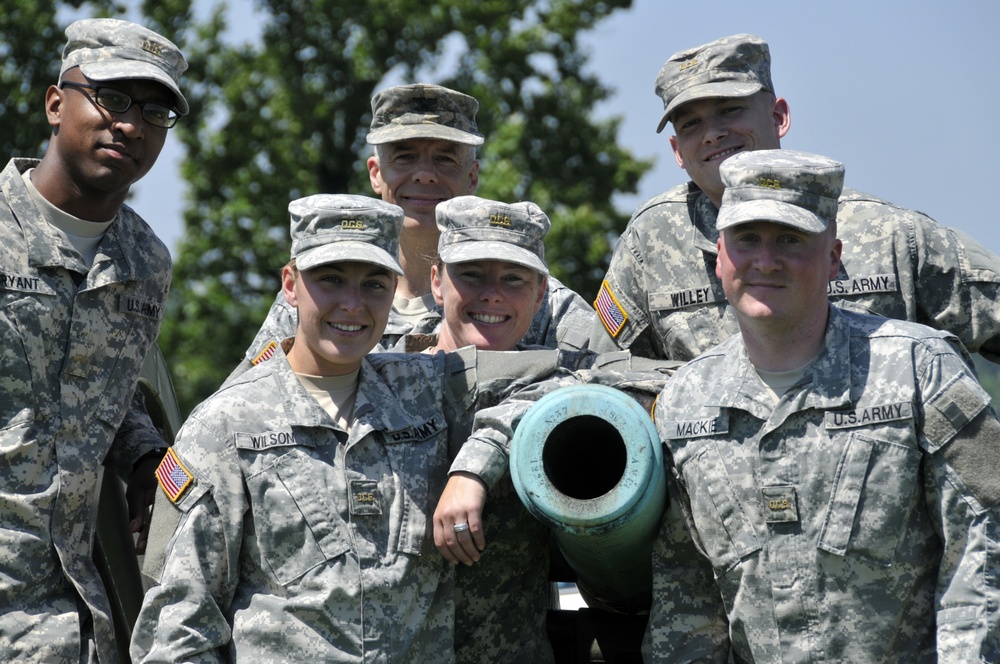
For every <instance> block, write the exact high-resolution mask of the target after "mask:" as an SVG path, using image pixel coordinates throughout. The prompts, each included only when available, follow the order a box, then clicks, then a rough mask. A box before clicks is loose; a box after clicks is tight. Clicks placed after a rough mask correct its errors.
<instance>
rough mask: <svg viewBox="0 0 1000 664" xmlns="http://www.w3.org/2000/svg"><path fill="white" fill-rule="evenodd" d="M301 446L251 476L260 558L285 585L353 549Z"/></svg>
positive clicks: (315, 465)
mask: <svg viewBox="0 0 1000 664" xmlns="http://www.w3.org/2000/svg"><path fill="white" fill-rule="evenodd" d="M318 464H323V462H322V461H319V460H317V459H313V458H312V457H310V456H309V455H308V454H306V453H305V452H303V451H300V450H290V451H288V452H286V453H285V454H282V455H281V456H279V457H278V458H277V459H275V461H274V463H273V464H271V465H270V466H269V467H267V468H265V469H264V470H262V471H261V472H259V473H257V474H255V475H252V476H248V477H247V488H248V489H249V491H250V501H251V505H252V509H253V520H254V526H255V528H256V529H257V540H258V545H259V546H260V552H261V557H262V558H263V559H264V563H265V565H266V566H269V567H270V569H271V572H272V573H273V574H274V576H275V578H276V579H277V580H278V582H279V583H281V584H282V585H287V584H288V583H290V582H292V581H294V580H295V579H297V578H299V577H300V576H302V575H303V574H305V573H306V572H308V571H309V570H310V569H312V568H314V567H316V566H317V565H320V564H322V563H324V562H326V561H327V560H330V559H333V558H336V557H337V556H340V555H343V554H344V553H346V552H347V551H348V550H350V548H351V547H350V539H349V537H348V534H347V529H346V526H345V524H344V522H343V521H342V520H341V518H340V516H339V514H340V513H339V512H338V511H337V509H336V506H335V505H334V504H333V503H332V502H331V501H330V499H329V496H327V495H326V492H324V491H322V490H321V488H322V487H323V486H324V483H323V481H322V473H321V472H320V469H319V468H318Z"/></svg>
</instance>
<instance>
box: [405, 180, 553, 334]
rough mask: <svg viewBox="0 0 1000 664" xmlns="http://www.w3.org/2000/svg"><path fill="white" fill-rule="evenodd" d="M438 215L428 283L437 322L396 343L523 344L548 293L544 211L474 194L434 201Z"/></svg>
mask: <svg viewBox="0 0 1000 664" xmlns="http://www.w3.org/2000/svg"><path fill="white" fill-rule="evenodd" d="M436 217H437V228H438V231H439V233H440V235H439V238H438V247H437V257H436V258H435V260H434V263H433V264H432V265H431V291H432V293H433V294H434V300H435V303H436V304H437V306H438V308H439V309H440V311H441V323H440V325H439V326H437V328H438V329H437V331H436V332H433V333H429V334H418V333H412V332H411V333H408V334H406V335H404V336H403V338H402V339H401V340H400V341H399V342H397V344H396V345H395V346H393V350H398V351H405V352H414V351H424V352H434V351H436V350H444V351H452V350H457V349H459V348H462V347H464V346H476V347H477V348H481V349H488V350H514V349H515V348H518V347H519V346H520V347H524V344H521V343H520V342H521V340H522V339H523V338H524V335H525V334H526V333H527V331H528V327H529V326H530V325H531V320H532V317H533V316H534V315H535V313H536V312H537V311H538V309H539V308H540V307H541V305H542V300H543V298H544V297H545V285H546V280H547V279H548V275H549V268H548V266H547V265H546V264H545V235H546V234H547V233H548V231H549V227H550V226H551V223H550V222H549V218H548V217H547V216H546V215H545V213H544V212H542V210H541V208H539V207H538V206H537V205H535V204H534V203H531V202H523V203H514V204H508V203H501V202H500V201H491V200H488V199H485V198H480V197H478V196H459V197H457V198H453V199H451V200H448V201H445V202H443V203H439V204H438V206H437V210H436Z"/></svg>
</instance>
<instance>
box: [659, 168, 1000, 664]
mask: <svg viewBox="0 0 1000 664" xmlns="http://www.w3.org/2000/svg"><path fill="white" fill-rule="evenodd" d="M721 177H722V181H723V182H724V184H725V185H726V189H725V194H724V196H723V199H722V206H721V209H720V211H719V215H718V229H719V233H720V239H719V243H718V256H719V259H718V264H717V267H716V272H717V275H718V276H719V278H720V280H721V283H722V286H723V289H724V291H725V294H726V296H727V297H728V298H729V301H730V302H731V303H732V313H733V315H734V316H735V317H736V320H737V322H738V325H739V330H740V333H739V334H738V335H736V336H734V337H732V338H730V339H729V340H727V341H725V342H723V343H722V344H720V345H719V346H716V347H714V348H711V349H707V350H705V351H704V352H702V353H701V354H700V355H699V357H698V358H696V359H694V360H692V361H691V362H690V363H688V364H687V365H685V366H684V367H682V368H681V369H679V370H678V371H677V373H676V374H675V375H674V377H673V378H672V379H671V380H670V381H669V382H668V384H667V387H666V389H665V390H664V391H663V393H662V394H661V395H660V397H659V399H658V400H657V405H656V408H655V412H654V419H655V422H656V427H657V430H658V432H659V434H660V437H661V439H662V440H663V441H664V443H665V445H666V447H667V450H668V451H669V454H668V455H667V457H668V465H669V466H671V467H672V470H673V476H674V477H675V478H676V480H677V482H676V484H673V485H672V486H671V490H672V495H671V500H670V507H669V508H668V512H667V516H666V517H665V518H664V522H663V525H662V529H661V532H660V537H659V540H658V542H657V544H656V548H655V551H654V556H653V575H654V580H653V584H654V587H653V592H654V602H653V607H652V611H651V613H650V619H649V627H648V630H647V634H646V639H645V643H644V657H645V659H646V661H648V662H691V661H699V662H718V663H719V664H724V663H725V662H727V661H732V660H728V659H727V656H728V654H729V650H730V647H731V648H732V651H733V657H734V660H735V661H736V662H778V661H781V662H907V663H918V662H927V663H931V662H950V663H954V664H959V663H967V662H980V661H982V662H995V661H998V659H1000V638H998V637H1000V613H998V612H997V610H996V607H997V606H998V603H1000V587H998V586H1000V583H998V579H997V577H996V573H995V571H996V562H995V560H994V556H995V555H996V552H997V550H998V545H1000V521H998V517H1000V510H998V507H997V506H998V504H1000V479H998V476H997V473H996V468H997V465H998V463H1000V422H998V421H997V419H996V414H995V413H994V412H993V410H992V408H991V407H990V405H989V401H990V399H989V396H988V395H987V394H986V393H985V391H984V390H983V389H982V388H981V387H980V385H979V384H978V382H977V381H976V378H975V375H974V373H973V370H972V369H971V365H970V361H971V358H970V357H969V355H968V353H967V352H966V350H965V349H964V348H963V347H962V344H961V343H960V342H959V340H958V339H957V337H956V336H955V335H953V334H951V333H948V332H943V331H938V330H934V329H932V328H929V327H925V326H923V325H919V324H915V323H911V322H903V321H896V320H892V319H887V318H883V317H878V316H871V315H865V314H860V313H856V312H853V311H850V310H847V309H843V310H842V309H840V308H838V307H835V306H831V305H830V304H829V300H828V296H827V288H828V286H827V282H828V280H829V279H831V278H832V277H834V276H835V275H836V274H837V273H838V269H839V265H838V263H839V256H840V253H841V243H840V242H839V241H838V240H837V239H836V230H837V223H836V216H837V214H838V212H837V198H838V196H839V195H840V193H841V187H842V183H843V166H842V165H841V164H840V163H838V162H835V161H832V160H830V159H826V158H824V157H819V156H816V155H809V154H806V153H800V152H794V151H790V150H766V151H755V152H747V153H742V154H739V155H736V156H734V157H731V158H730V159H728V160H727V161H726V162H725V163H724V164H723V165H722V168H721ZM841 200H842V199H841Z"/></svg>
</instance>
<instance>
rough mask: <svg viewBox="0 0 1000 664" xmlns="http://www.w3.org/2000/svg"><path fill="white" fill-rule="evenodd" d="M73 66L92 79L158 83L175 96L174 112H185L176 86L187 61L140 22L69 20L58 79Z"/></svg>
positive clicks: (104, 19) (184, 105)
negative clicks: (130, 79) (139, 23)
mask: <svg viewBox="0 0 1000 664" xmlns="http://www.w3.org/2000/svg"><path fill="white" fill-rule="evenodd" d="M76 66H79V67H80V69H81V71H83V73H84V75H85V76H86V77H87V78H89V79H91V80H94V81H113V80H116V79H128V78H141V79H149V80H153V81H156V82H157V83H161V84H163V85H164V86H166V87H167V89H169V90H170V91H171V92H173V93H174V96H175V97H176V98H177V111H178V112H179V113H180V114H181V115H187V113H188V103H187V100H186V99H185V98H184V95H183V94H181V89H180V87H179V83H180V79H181V74H183V73H184V72H185V71H186V70H187V67H188V65H187V61H186V60H185V59H184V56H183V55H181V52H180V50H179V49H178V48H177V46H175V45H174V43H173V42H172V41H170V40H169V39H167V38H166V37H164V36H163V35H160V34H157V33H156V32H153V31H152V30H150V29H148V28H144V27H143V26H141V25H136V24H135V23H131V22H129V21H123V20H120V19H114V18H87V19H81V20H79V21H74V22H73V23H70V24H69V26H68V27H67V28H66V46H65V47H64V48H63V59H62V66H61V68H60V70H59V78H60V79H61V78H62V75H63V74H64V73H65V72H66V70H67V69H71V68H73V67H76Z"/></svg>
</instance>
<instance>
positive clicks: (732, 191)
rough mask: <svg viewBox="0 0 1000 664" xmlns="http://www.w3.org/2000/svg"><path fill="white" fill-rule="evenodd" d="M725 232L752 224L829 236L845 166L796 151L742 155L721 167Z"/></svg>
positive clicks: (721, 216)
mask: <svg viewBox="0 0 1000 664" xmlns="http://www.w3.org/2000/svg"><path fill="white" fill-rule="evenodd" d="M719 174H720V176H721V177H722V183H723V184H724V185H725V187H726V190H725V192H724V193H723V194H722V206H721V207H720V208H719V218H718V221H717V224H716V225H717V227H718V229H719V230H720V231H721V230H723V229H725V228H729V227H730V226H735V225H737V224H742V223H747V222H750V221H773V222H776V223H779V224H785V225H787V226H793V227H795V228H798V229H800V230H803V231H806V232H808V233H820V232H822V231H824V230H826V228H827V226H828V225H829V224H830V222H832V221H835V220H836V218H837V199H838V198H840V192H841V190H842V189H843V188H844V165H843V164H842V163H840V162H839V161H834V160H833V159H830V158H828V157H823V156H820V155H817V154H810V153H808V152H797V151H795V150H755V151H753V152H741V153H739V154H736V155H733V156H732V157H730V158H729V159H727V160H725V161H724V162H722V166H720V167H719Z"/></svg>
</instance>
